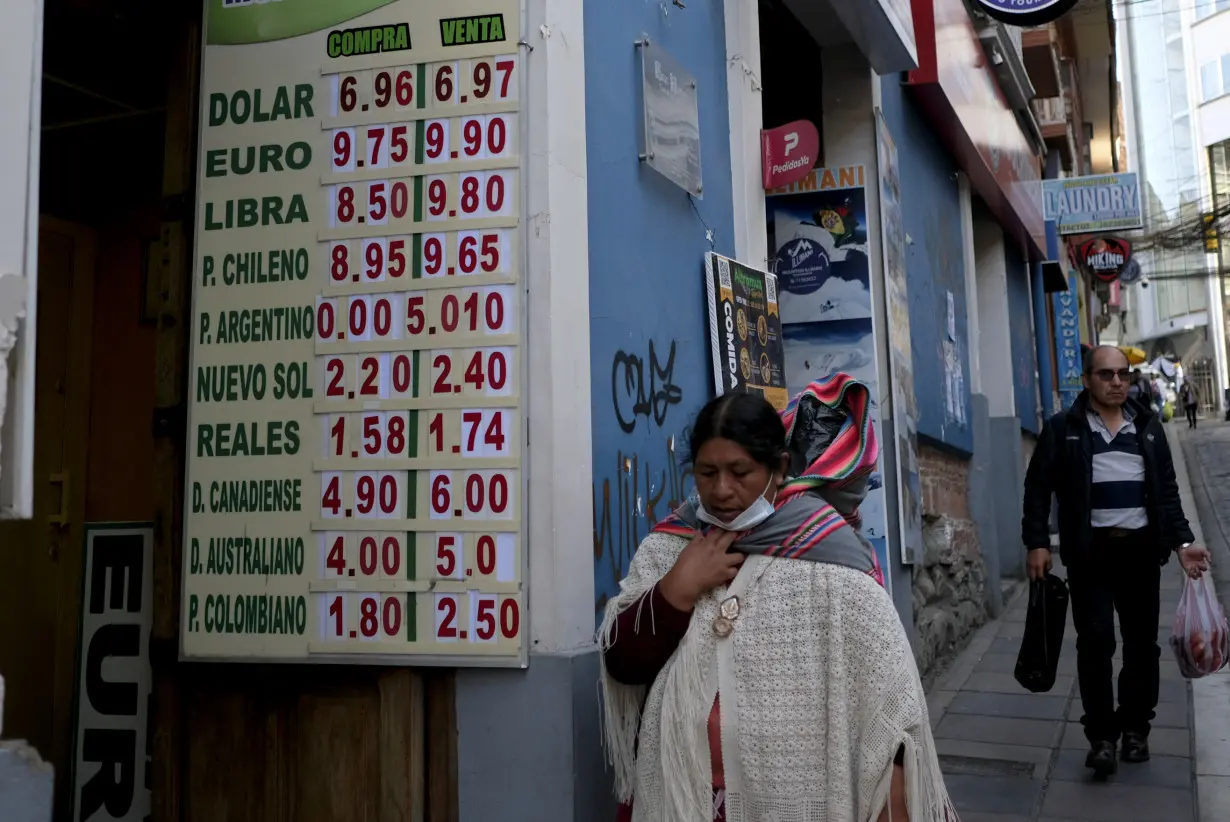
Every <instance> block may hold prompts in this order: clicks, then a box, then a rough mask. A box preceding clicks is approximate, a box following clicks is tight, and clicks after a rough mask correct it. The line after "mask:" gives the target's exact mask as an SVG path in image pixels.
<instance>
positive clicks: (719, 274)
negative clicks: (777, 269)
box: [705, 251, 792, 411]
mask: <svg viewBox="0 0 1230 822" xmlns="http://www.w3.org/2000/svg"><path fill="white" fill-rule="evenodd" d="M705 291H706V293H707V295H708V299H709V343H710V345H711V346H712V349H713V384H714V389H715V390H716V391H717V396H721V395H722V394H725V393H727V392H729V391H744V392H747V393H753V394H760V395H761V396H763V397H764V398H765V399H767V400H768V401H769V402H771V403H772V404H773V407H774V408H776V409H777V410H778V411H781V410H783V409H784V408H785V407H786V406H787V405H788V404H789V403H790V397H791V396H792V395H791V394H790V393H788V392H787V391H786V375H785V361H784V356H783V353H782V318H781V314H780V312H779V311H778V306H777V278H776V277H774V276H773V275H772V274H767V273H765V272H764V271H757V270H756V269H754V268H748V267H747V266H745V265H744V264H743V263H740V262H736V261H735V260H732V259H730V258H729V257H723V256H722V255H720V254H714V253H713V252H712V251H710V252H708V253H707V254H705Z"/></svg>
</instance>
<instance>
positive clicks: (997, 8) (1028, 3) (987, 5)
mask: <svg viewBox="0 0 1230 822" xmlns="http://www.w3.org/2000/svg"><path fill="white" fill-rule="evenodd" d="M974 4H975V5H976V6H978V7H979V8H980V9H982V10H983V11H984V12H986V13H987V14H988V15H989V16H991V17H994V18H995V19H996V20H998V21H1000V22H1001V23H1007V24H1008V25H1010V26H1043V25H1046V24H1047V23H1051V22H1054V21H1055V20H1058V19H1059V18H1060V17H1062V16H1063V15H1065V14H1067V13H1068V11H1070V10H1071V8H1072V7H1073V6H1075V5H1076V0H974Z"/></svg>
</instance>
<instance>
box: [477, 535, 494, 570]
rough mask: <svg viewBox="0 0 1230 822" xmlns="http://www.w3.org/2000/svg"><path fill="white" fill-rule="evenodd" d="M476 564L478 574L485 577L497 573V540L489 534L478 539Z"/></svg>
mask: <svg viewBox="0 0 1230 822" xmlns="http://www.w3.org/2000/svg"><path fill="white" fill-rule="evenodd" d="M475 564H476V565H477V566H478V572H479V573H480V574H483V575H484V576H486V575H488V574H491V573H493V572H494V571H495V539H494V538H493V537H491V536H489V535H488V534H483V535H482V536H481V537H479V538H478V550H477V551H476V554H475Z"/></svg>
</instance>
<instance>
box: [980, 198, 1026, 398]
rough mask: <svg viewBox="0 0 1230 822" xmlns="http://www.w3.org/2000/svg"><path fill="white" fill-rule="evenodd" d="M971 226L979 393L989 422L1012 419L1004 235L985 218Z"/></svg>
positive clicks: (1014, 396)
mask: <svg viewBox="0 0 1230 822" xmlns="http://www.w3.org/2000/svg"><path fill="white" fill-rule="evenodd" d="M973 224H974V271H975V272H976V277H977V289H978V370H979V372H980V374H981V380H980V382H981V387H982V393H983V394H984V395H985V396H986V398H987V403H988V405H989V409H990V415H991V417H992V418H995V417H1015V416H1016V395H1015V390H1016V389H1015V386H1014V384H1013V381H1012V375H1013V366H1012V332H1011V327H1010V325H1009V320H1008V266H1007V261H1006V260H1005V258H1004V232H1003V230H1002V229H1001V228H1000V227H999V224H998V223H996V222H995V221H994V220H993V219H991V218H990V217H988V216H985V215H975V216H974V220H973ZM971 347H972V346H971Z"/></svg>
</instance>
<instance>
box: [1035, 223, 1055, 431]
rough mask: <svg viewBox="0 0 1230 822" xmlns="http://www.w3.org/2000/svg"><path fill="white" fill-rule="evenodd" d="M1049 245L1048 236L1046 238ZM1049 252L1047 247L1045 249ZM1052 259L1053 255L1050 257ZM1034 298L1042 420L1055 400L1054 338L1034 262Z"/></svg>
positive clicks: (1043, 288) (1043, 420) (1037, 265)
mask: <svg viewBox="0 0 1230 822" xmlns="http://www.w3.org/2000/svg"><path fill="white" fill-rule="evenodd" d="M1047 245H1048V246H1049V245H1050V238H1049V237H1048V238H1047ZM1047 253H1048V255H1049V253H1050V251H1049V249H1048V251H1047ZM1051 259H1054V257H1051ZM1031 274H1032V279H1031V280H1030V285H1031V286H1032V287H1033V300H1034V354H1035V356H1036V357H1037V362H1038V393H1039V394H1040V395H1041V399H1042V422H1046V419H1047V417H1049V416H1050V415H1051V414H1052V405H1053V404H1054V401H1055V374H1054V372H1053V370H1052V368H1051V341H1052V340H1053V339H1055V337H1054V334H1053V333H1052V332H1051V322H1050V318H1049V317H1048V316H1047V314H1046V304H1047V302H1048V300H1047V298H1046V290H1045V289H1046V285H1045V283H1043V281H1042V266H1041V265H1040V264H1039V263H1034V264H1033V265H1032V266H1031Z"/></svg>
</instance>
